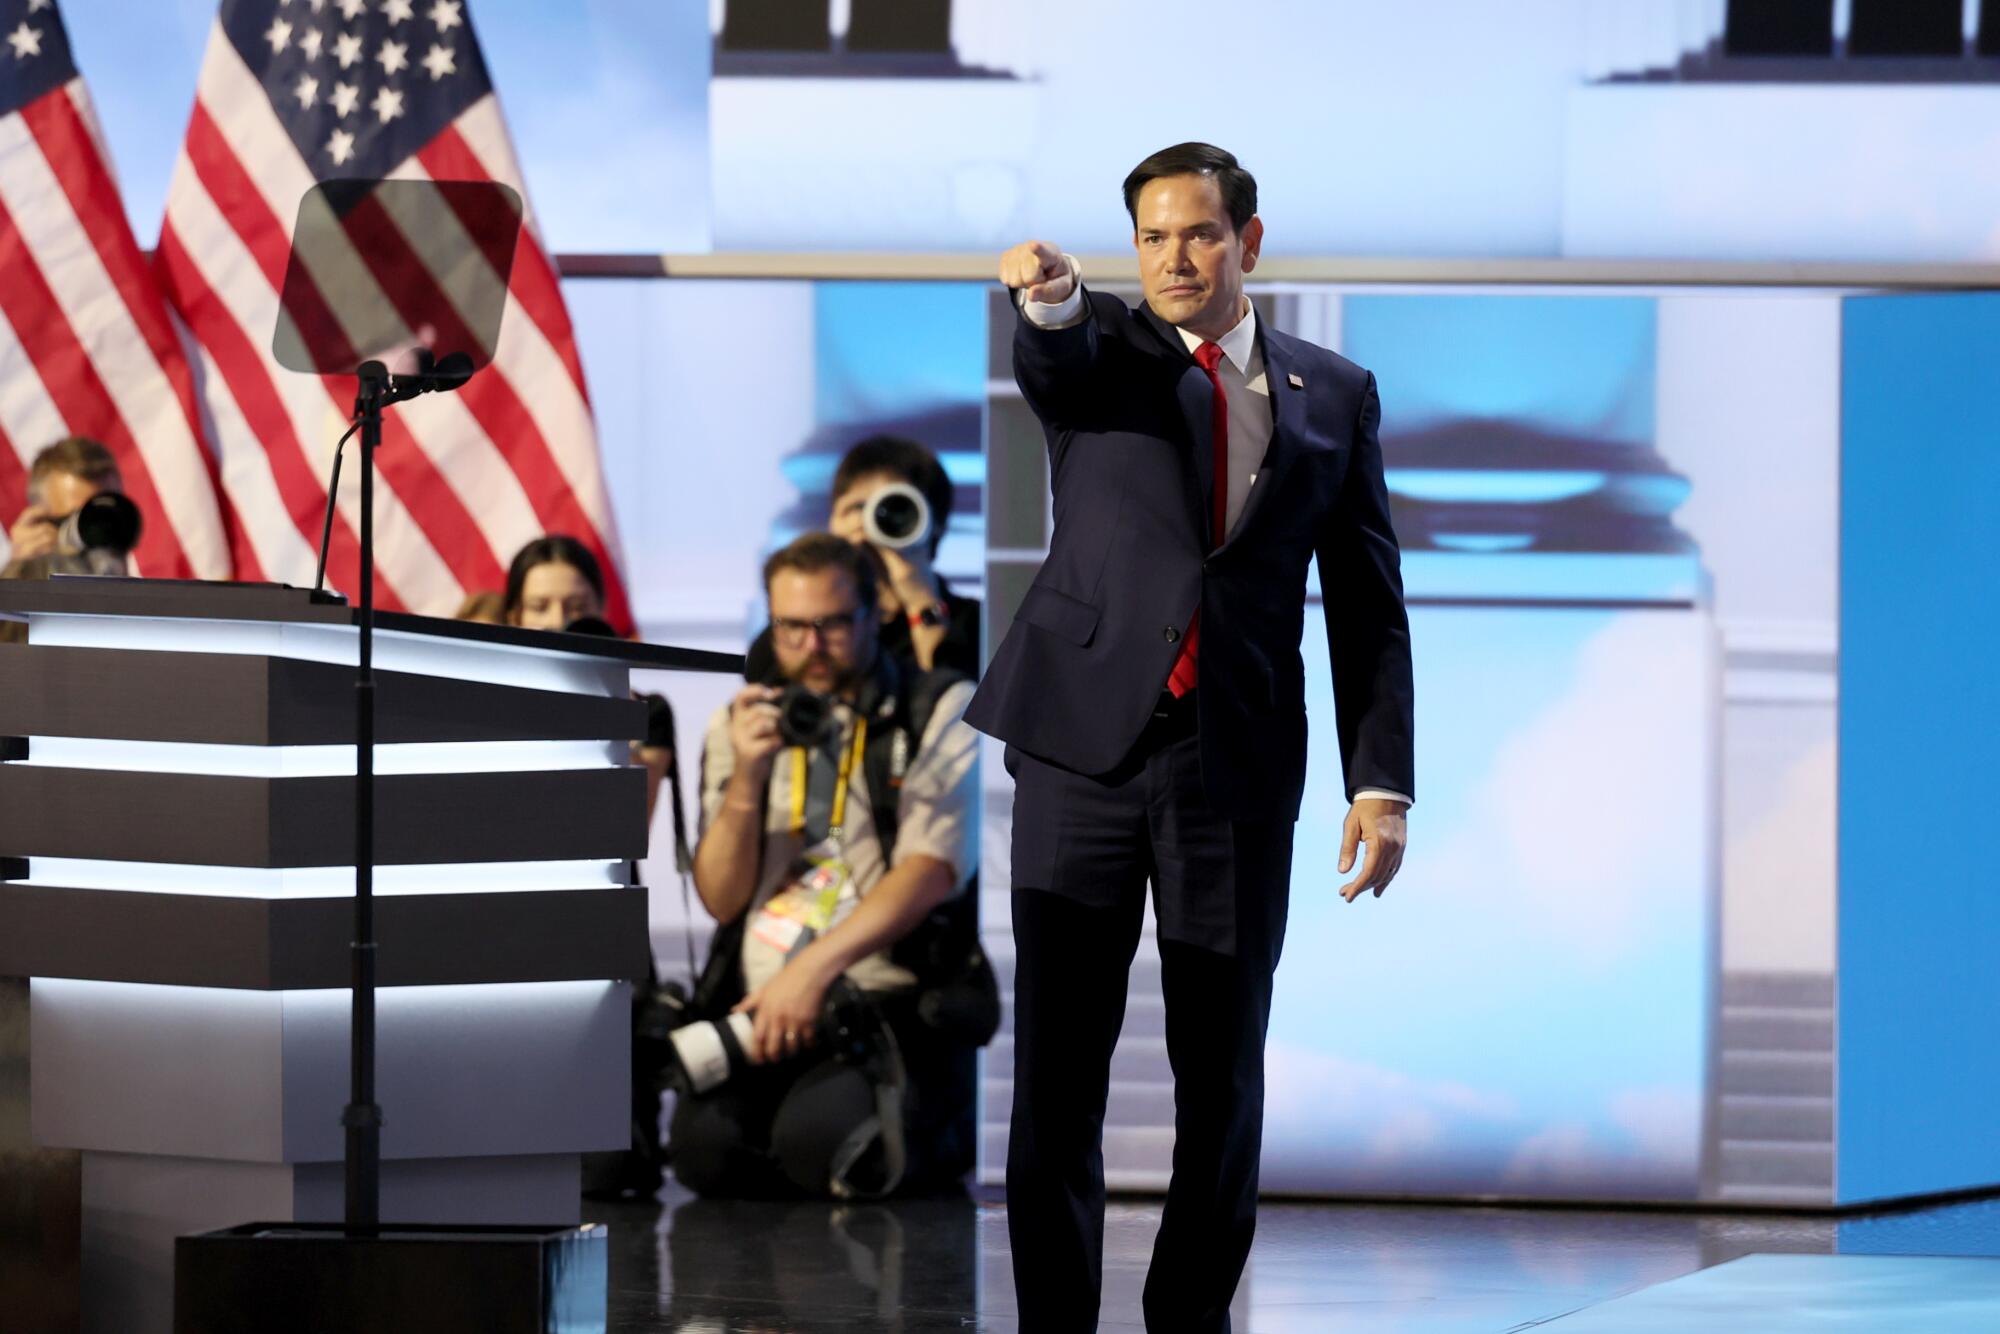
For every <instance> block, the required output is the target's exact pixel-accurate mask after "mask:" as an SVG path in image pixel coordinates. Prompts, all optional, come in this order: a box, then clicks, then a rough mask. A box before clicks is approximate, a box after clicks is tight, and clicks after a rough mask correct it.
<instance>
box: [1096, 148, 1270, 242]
mask: <svg viewBox="0 0 2000 1334" xmlns="http://www.w3.org/2000/svg"><path fill="white" fill-rule="evenodd" d="M1163 176H1212V177H1214V178H1215V185H1216V188H1217V189H1218V190H1220V191H1222V206H1223V208H1225V209H1226V210H1228V212H1229V225H1230V226H1231V227H1232V228H1234V229H1235V230H1236V232H1237V233H1238V234H1241V233H1242V231H1243V229H1244V228H1245V227H1247V226H1249V224H1250V219H1251V218H1253V217H1255V216H1256V215H1257V178H1256V177H1255V176H1252V175H1251V174H1250V173H1249V172H1247V171H1245V170H1243V168H1242V166H1241V165H1239V164H1238V163H1237V161H1236V155H1235V154H1234V153H1231V152H1229V151H1228V150H1227V149H1222V148H1217V147H1216V146H1215V145H1214V144H1202V143H1185V144H1175V145H1174V146H1173V147H1172V148H1162V149H1161V150H1160V151H1159V152H1157V153H1155V154H1153V156H1151V157H1149V158H1147V159H1146V160H1145V161H1144V162H1141V163H1140V164H1139V165H1138V166H1136V167H1134V168H1132V174H1131V175H1129V176H1127V177H1126V178H1125V211H1126V212H1127V213H1129V214H1131V215H1132V225H1133V226H1134V227H1137V226H1138V225H1139V192H1140V191H1141V190H1143V189H1145V188H1146V182H1148V181H1157V180H1159V179H1160V178H1161V177H1163Z"/></svg>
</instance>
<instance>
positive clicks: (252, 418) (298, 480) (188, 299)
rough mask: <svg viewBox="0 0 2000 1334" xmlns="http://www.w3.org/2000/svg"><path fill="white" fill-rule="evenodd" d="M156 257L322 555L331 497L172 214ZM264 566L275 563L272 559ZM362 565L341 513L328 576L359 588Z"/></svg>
mask: <svg viewBox="0 0 2000 1334" xmlns="http://www.w3.org/2000/svg"><path fill="white" fill-rule="evenodd" d="M156 255H157V261H158V263H159V266H160V272H161V278H162V281H163V284H164V285H165V287H166V289H167V291H168V292H170V293H171V294H172V297H173V302H174V306H175V307H176V308H177V309H178V310H180V311H181V313H182V316H183V318H185V319H186V320H187V322H188V329H189V331H190V332H192V333H193V334H194V336H195V338H196V339H198V340H199V341H200V343H201V345H202V347H203V349H204V350H205V351H206V352H207V354H208V355H209V356H210V357H212V358H213V359H214V361H215V366H216V370H217V371H218V373H219V374H220V377H221V379H222V381H223V383H224V384H226V385H227V386H228V391H229V394H230V396H231V397H232V398H233V399H234V400H235V402H236V406H237V407H238V409H239V410H240V411H241V412H242V414H243V418H244V421H245V422H246V424H248V425H249V427H250V428H251V430H252V431H254V432H255V433H256V436H257V438H258V439H259V440H260V441H262V442H264V445H265V449H264V456H265V459H266V460H267V466H268V469H269V472H270V476H271V481H272V482H273V483H274V485H275V487H276V490H277V494H278V497H279V501H280V504H281V505H282V507H283V508H282V511H281V512H282V513H284V514H285V515H286V516H287V517H288V518H289V519H290V520H291V522H292V524H293V526H294V527H295V528H296V530H297V532H298V534H299V536H300V537H301V538H302V539H303V540H304V542H305V545H306V547H307V549H308V550H313V551H316V550H317V549H318V547H319V530H318V528H317V527H316V526H315V520H316V519H317V518H318V517H319V514H320V511H321V510H322V508H323V506H324V502H325V495H326V492H325V490H324V488H323V487H322V486H321V485H320V483H319V482H318V480H317V479H316V478H315V477H314V476H313V473H312V468H311V465H310V464H309V462H308V461H307V459H306V456H305V452H304V450H303V449H301V448H300V446H299V440H298V436H297V435H296V434H295V433H294V432H293V430H292V422H291V418H290V416H289V414H288V413H287V412H286V411H285V406H284V404H283V402H282V401H281V400H280V398H279V396H278V391H277V388H276V386H274V385H273V384H272V382H271V376H270V374H269V372H268V371H267V370H266V369H265V366H264V362H263V358H262V357H261V356H259V355H258V351H257V349H256V348H255V347H253V346H251V344H250V341H249V339H247V338H245V337H244V335H243V331H242V329H240V328H238V327H237V325H236V321H235V320H234V319H233V318H232V317H231V316H230V313H229V311H228V310H227V309H226V308H225V307H224V306H223V304H222V300H221V298H220V297H218V296H217V295H216V294H215V292H214V290H213V289H211V288H210V287H209V285H208V282H207V280H206V279H204V278H203V277H202V274H201V270H200V269H199V268H197V267H196V265H195V263H194V260H193V259H192V258H191V257H190V256H189V255H188V253H187V251H186V249H184V248H183V247H182V245H181V239H180V236H179V234H178V232H177V230H176V228H175V226H174V222H173V219H172V217H171V216H170V217H169V218H168V220H167V224H166V225H165V226H164V227H162V228H161V229H160V247H159V250H158V251H157V252H156ZM233 472H234V468H233V467H232V466H231V465H230V464H229V463H227V462H226V463H225V466H224V468H223V480H224V484H225V485H226V486H228V487H229V489H230V490H231V491H232V492H233V491H234V490H235V489H236V485H237V484H236V482H235V480H234V479H233V478H232V476H231V474H232V473H233ZM265 563H266V564H267V565H270V564H273V562H271V561H270V560H269V558H268V557H267V558H266V560H265ZM279 568H283V567H279ZM360 568H361V566H360V555H359V551H358V548H357V544H356V541H355V537H354V532H353V530H352V529H351V528H349V527H348V526H347V523H346V521H345V519H344V518H343V517H342V516H341V515H339V514H336V515H335V516H334V523H333V538H332V542H331V544H330V546H329V554H328V557H327V569H328V571H329V577H331V578H334V579H336V580H337V581H339V582H340V584H341V585H342V586H343V587H348V588H352V587H353V586H354V584H353V582H352V580H353V576H354V574H355V572H356V571H358V570H359V569H360ZM388 601H389V598H388V597H384V598H383V602H384V605H387V603H388Z"/></svg>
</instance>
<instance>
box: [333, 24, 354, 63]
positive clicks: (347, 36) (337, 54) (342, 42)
mask: <svg viewBox="0 0 2000 1334" xmlns="http://www.w3.org/2000/svg"><path fill="white" fill-rule="evenodd" d="M333 58H334V59H335V60H338V61H339V62H340V67H341V68H342V69H346V68H347V67H348V66H350V65H352V64H354V62H355V61H357V60H359V59H361V37H360V34H358V33H352V32H344V33H341V34H340V35H339V36H338V37H335V38H334V39H333Z"/></svg>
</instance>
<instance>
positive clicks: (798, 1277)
mask: <svg viewBox="0 0 2000 1334" xmlns="http://www.w3.org/2000/svg"><path fill="white" fill-rule="evenodd" d="M585 1217H587V1218H590V1219H592V1220H595V1221H601V1222H605V1223H608V1224H609V1225H610V1228H611V1287H612V1293H611V1329H612V1331H613V1334H640V1332H641V1331H655V1330H661V1331H680V1332H682V1334H766V1332H769V1334H810V1332H816V1331H882V1332H883V1334H933V1332H934V1331H943V1330H989V1331H996V1332H1005V1334H1014V1331H1015V1330H1016V1329H1017V1324H1016V1321H1015V1319H1014V1294H1013V1283H1012V1276H1011V1270H1010V1267H1009V1256H1008V1250H1007V1219H1006V1210H1005V1205H1004V1203H1003V1202H1001V1201H1000V1200H998V1199H997V1198H994V1199H990V1200H985V1199H981V1200H975V1199H959V1200H921V1201H906V1202H899V1203H895V1204H891V1205H861V1206H840V1205H829V1204H816V1205H806V1204H794V1205H784V1204H762V1203H757V1204H753V1203H723V1202H715V1201H703V1200H695V1199H692V1198H690V1197H688V1196H686V1195H685V1194H682V1193H680V1192H679V1191H677V1190H676V1189H675V1188H673V1187H669V1188H668V1189H667V1191H666V1192H664V1193H663V1195H662V1198H661V1201H660V1203H659V1204H658V1205H639V1204H620V1205H602V1204H595V1203H590V1204H587V1205H586V1208H585ZM1158 1221H1159V1206H1158V1205H1157V1204H1156V1203H1150V1202H1144V1201H1134V1202H1124V1203H1114V1204H1113V1206H1112V1208H1111V1211H1110V1214H1109V1216H1108V1217H1107V1220H1106V1228H1105V1253H1106V1265H1105V1269H1106V1273H1105V1302H1104V1310H1103V1318H1102V1321H1101V1324H1100V1327H1101V1328H1102V1329H1105V1330H1107V1331H1124V1330H1136V1329H1139V1328H1141V1327H1142V1326H1141V1323H1140V1319H1139V1290H1140V1286H1141V1284H1142V1283H1143V1282H1144V1278H1145V1269H1146V1258H1147V1255H1148V1252H1149V1250H1150V1247H1151V1245H1152V1238H1153V1230H1154V1228H1155V1226H1156V1225H1157V1224H1158ZM1768 1253H1804V1254H1822V1255H1825V1254H1880V1255H1985V1256H2000V1200H1986V1201H1980V1202H1977V1203H1972V1204H1960V1205H1953V1206H1946V1207H1939V1208H1931V1209H1925V1210H1921V1211H1915V1212H1908V1213H1896V1214H1885V1215H1878V1216H1875V1217H1872V1218H1865V1219H1854V1220H1846V1221H1840V1222H1835V1221H1830V1220H1820V1219H1813V1218H1808V1217H1783V1218H1770V1217H1755V1218H1750V1217H1742V1216H1735V1215H1688V1214H1665V1213H1638V1212H1610V1211H1605V1212H1596V1211H1574V1210H1556V1209H1478V1208H1448V1207H1430V1206H1410V1205H1327V1204H1294V1203H1267V1204H1266V1205H1265V1206H1264V1209H1263V1211H1262V1212H1261V1214H1260V1216H1259V1223H1258V1232H1257V1244H1256V1247H1255V1249H1254V1251H1253V1252H1252V1254H1251V1259H1250V1270H1249V1273H1248V1274H1247V1276H1246V1277H1245V1280H1244V1284H1243V1288H1242V1290H1241V1291H1239V1293H1238V1296H1237V1302H1236V1321H1235V1327H1236V1330H1237V1331H1238V1334H1243V1332H1244V1331H1249V1334H1306V1332H1307V1331H1312V1332H1313V1334H1319V1332H1320V1331H1368V1332H1369V1334H1443V1332H1444V1331H1453V1332H1454V1334H1456V1332H1458V1331H1465V1332H1467V1334H1472V1332H1475V1331H1476V1332H1481V1334H1502V1332H1504V1331H1520V1330H1526V1329H1529V1328H1532V1327H1534V1326H1536V1325H1539V1324H1542V1323H1543V1322H1545V1321H1550V1320H1553V1319H1555V1318H1557V1317H1559V1316H1562V1315H1565V1314H1567V1313H1569V1312H1574V1311H1578V1310H1581V1309H1583V1308H1585V1307H1589V1306H1593V1305H1595V1304H1597V1303H1599V1302H1604V1301H1608V1300H1610V1299H1611V1298H1614V1297H1617V1296H1619V1295H1621V1294H1624V1293H1629V1292H1635V1291H1637V1290H1639V1289H1642V1288H1647V1287H1650V1286H1652V1285H1653V1284H1656V1283H1661V1282H1664V1281H1665V1280H1667V1279H1671V1278H1675V1277H1678V1276H1680V1275H1683V1274H1689V1273H1692V1272H1694V1271H1695V1270H1698V1269H1705V1268H1707V1267H1709V1266H1712V1265H1717V1264H1721V1263H1723V1262H1724V1261H1728V1260H1733V1259H1735V1258H1737V1257H1739V1256H1743V1255H1750V1254H1768ZM1753 1327H1754V1326H1747V1325H1746V1326H1744V1328H1746V1329H1747V1328H1753ZM1847 1327H1848V1326H1842V1328H1847ZM1993 1327H1994V1328H1995V1329H2000V1316H1996V1320H1995V1323H1994V1326H1993ZM1029 1334H1032V1331H1030V1332H1029Z"/></svg>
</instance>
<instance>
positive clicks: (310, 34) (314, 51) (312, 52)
mask: <svg viewBox="0 0 2000 1334" xmlns="http://www.w3.org/2000/svg"><path fill="white" fill-rule="evenodd" d="M325 43H326V34H325V33H323V32H321V31H320V30H319V29H318V28H307V29H306V30H305V35H304V36H302V37H300V38H299V50H301V51H303V52H305V55H306V59H307V60H318V59H319V52H320V47H322V46H323V45H325Z"/></svg>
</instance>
